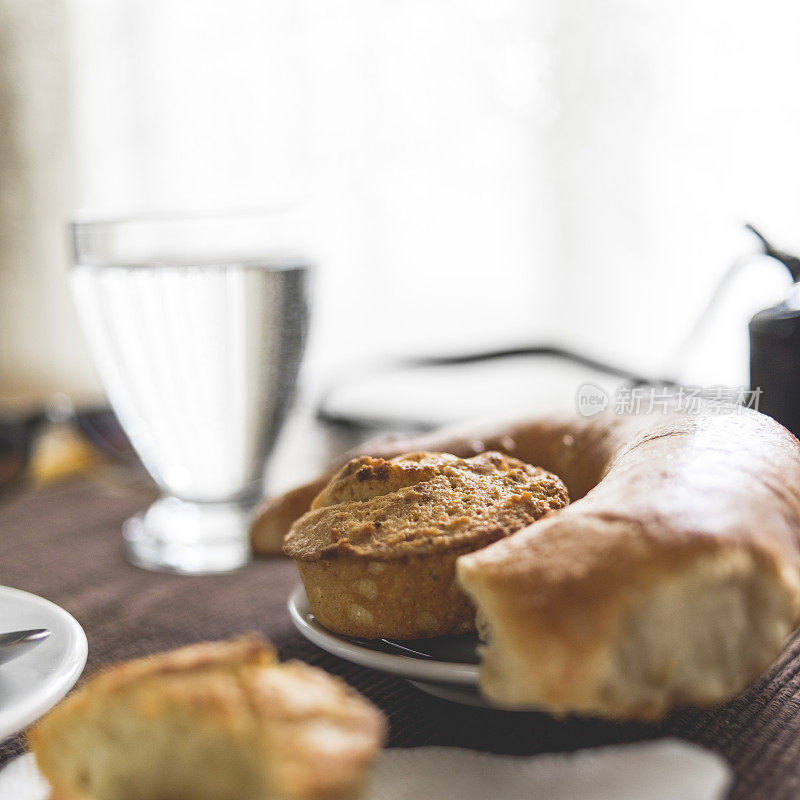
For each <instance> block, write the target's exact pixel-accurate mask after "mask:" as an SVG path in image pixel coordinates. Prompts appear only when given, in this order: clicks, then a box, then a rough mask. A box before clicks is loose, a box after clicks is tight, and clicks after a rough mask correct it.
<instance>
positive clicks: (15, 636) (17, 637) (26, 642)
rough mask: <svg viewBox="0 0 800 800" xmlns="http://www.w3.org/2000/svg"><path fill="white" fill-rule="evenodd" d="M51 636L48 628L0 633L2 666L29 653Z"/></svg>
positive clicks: (0, 661)
mask: <svg viewBox="0 0 800 800" xmlns="http://www.w3.org/2000/svg"><path fill="white" fill-rule="evenodd" d="M49 635H50V631H49V630H48V629H47V628H34V629H33V630H30V631H11V632H9V633H0V664H5V663H6V662H7V661H11V659H12V658H16V657H17V656H21V655H22V654H23V653H27V652H28V651H29V650H31V649H33V648H34V647H36V645H37V644H39V643H40V642H43V641H44V640H45V639H46V638H47V637H48V636H49Z"/></svg>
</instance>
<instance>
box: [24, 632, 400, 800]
mask: <svg viewBox="0 0 800 800" xmlns="http://www.w3.org/2000/svg"><path fill="white" fill-rule="evenodd" d="M384 730H385V726H384V722H383V718H382V715H381V714H380V712H379V711H378V710H377V709H375V708H374V707H372V705H370V704H369V703H368V702H367V701H366V700H364V699H363V698H361V697H359V696H358V695H356V694H355V692H353V691H352V690H351V689H349V688H348V687H347V686H346V685H345V684H344V683H342V682H341V681H340V680H338V679H336V678H333V677H332V676H330V675H328V674H326V673H325V672H323V671H322V670H320V669H316V668H314V667H309V666H307V665H305V664H303V663H301V662H288V663H286V664H278V663H277V662H276V661H275V657H274V654H273V652H272V649H271V648H270V647H269V646H268V645H266V644H265V643H264V642H263V641H261V640H260V639H258V638H256V637H252V636H248V637H240V638H237V639H233V640H230V641H227V642H215V643H211V642H206V643H202V644H197V645H190V646H188V647H184V648H180V649H178V650H174V651H171V652H167V653H161V654H159V655H156V656H152V657H149V658H144V659H139V660H136V661H131V662H128V663H125V664H120V665H118V666H116V667H112V668H111V669H109V670H107V671H106V672H103V673H101V674H99V675H97V676H95V677H94V678H93V679H92V680H90V681H89V682H88V683H87V684H86V685H85V686H83V687H82V688H81V689H79V690H78V691H77V692H75V693H74V694H72V695H71V696H70V697H68V698H67V699H66V700H65V701H63V702H62V703H61V704H60V705H59V706H57V707H56V708H55V709H54V710H53V711H51V712H50V714H48V716H46V717H45V719H44V720H42V721H41V722H40V723H39V724H38V725H36V726H35V727H34V728H33V729H32V730H31V731H30V733H29V739H30V743H31V748H32V750H33V752H34V755H35V757H36V762H37V765H38V767H39V769H40V771H41V772H42V774H43V775H44V776H45V778H46V779H47V780H48V781H49V783H50V785H51V787H52V790H53V795H52V796H53V800H165V799H166V798H170V799H172V798H176V799H177V798H181V800H273V799H277V798H286V799H287V800H288V799H291V800H295V799H296V800H306V798H308V799H309V800H316V798H320V799H321V800H322V799H323V798H324V800H335V799H336V800H338V799H339V798H356V797H359V796H360V794H361V790H362V789H363V788H364V784H365V780H366V777H367V770H368V767H369V765H370V763H371V761H372V760H373V759H374V757H375V756H376V754H377V752H378V750H379V748H380V744H381V742H382V739H383V736H384Z"/></svg>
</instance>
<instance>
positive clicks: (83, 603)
mask: <svg viewBox="0 0 800 800" xmlns="http://www.w3.org/2000/svg"><path fill="white" fill-rule="evenodd" d="M151 497H152V494H151V493H150V492H148V491H146V490H143V489H118V488H114V487H112V486H110V485H106V484H102V483H99V482H97V481H93V480H90V479H80V480H75V481H71V482H69V483H65V484H62V485H59V486H55V487H52V488H49V489H46V490H41V491H38V492H32V493H29V494H27V495H23V496H20V497H17V498H15V499H13V500H11V501H8V502H6V503H4V504H3V505H1V506H0V584H5V585H9V586H15V587H17V588H20V589H26V590H27V591H31V592H34V593H36V594H39V595H42V596H44V597H47V598H48V599H50V600H53V601H54V602H56V603H58V604H59V605H62V606H63V607H64V608H66V609H67V610H68V611H70V612H71V613H72V614H73V615H75V617H76V618H77V619H78V620H79V622H80V623H81V624H82V625H83V627H84V629H85V630H86V633H87V635H88V638H89V664H88V667H87V674H88V673H91V672H92V671H93V670H95V669H96V668H97V667H99V666H101V665H104V664H108V663H110V662H113V661H118V660H121V659H126V658H131V657H133V656H138V655H142V654H144V653H150V652H153V651H156V650H162V649H166V648H169V647H174V646H176V645H179V644H184V643H188V642H193V641H197V640H200V639H215V638H222V637H226V636H230V635H231V634H234V633H238V632H242V631H249V630H254V631H261V632H262V633H264V634H265V635H267V636H268V637H269V638H271V639H272V641H273V642H274V643H275V644H276V645H277V646H278V649H279V651H280V653H281V656H282V658H301V659H303V660H305V661H308V662H309V663H312V664H316V665H319V666H321V667H324V668H325V669H327V670H329V671H331V672H333V673H336V674H337V675H340V676H342V677H343V678H344V679H345V680H347V681H348V682H349V683H350V684H351V685H353V686H354V687H356V688H357V689H358V690H359V691H361V692H363V693H364V694H365V695H367V696H368V697H369V698H371V699H372V700H373V701H374V702H375V703H376V704H377V705H379V706H380V707H381V708H382V709H383V710H384V711H385V712H386V713H387V715H388V716H389V720H390V725H391V740H390V744H391V745H392V746H400V747H412V746H416V745H430V744H439V745H454V746H460V747H470V748H475V749H480V750H490V751H494V752H499V753H514V754H529V753H538V752H544V751H558V750H575V749H577V748H580V747H589V746H596V745H602V744H610V743H618V742H628V741H635V740H640V739H646V738H654V737H658V736H664V735H673V736H679V737H681V738H685V739H688V740H690V741H693V742H696V743H699V744H702V745H704V746H706V747H708V748H710V749H711V750H714V751H716V752H718V753H720V754H722V755H723V756H724V757H725V758H726V759H727V760H728V761H729V762H730V763H731V764H732V766H733V768H734V770H735V772H736V775H737V781H736V785H735V787H734V790H733V795H732V796H733V797H734V798H770V800H782V798H789V797H795V796H797V795H798V794H800V715H798V708H799V707H800V640H798V639H795V640H793V641H792V642H791V644H790V646H789V647H787V649H786V651H785V652H784V654H783V656H782V657H781V658H780V659H779V661H778V663H777V664H776V665H775V666H774V667H773V668H772V669H771V670H769V672H768V673H767V674H766V675H765V676H763V677H762V678H761V679H759V680H758V681H756V682H755V683H754V684H753V685H752V686H751V687H750V688H749V689H748V691H746V692H745V693H744V694H743V695H742V696H741V697H740V698H738V699H737V700H736V701H734V702H731V703H729V704H727V705H725V706H722V707H720V708H717V709H714V710H706V711H682V712H680V713H675V714H672V715H671V716H670V717H668V718H667V720H666V721H665V722H664V723H663V724H661V725H657V726H656V725H638V724H637V725H633V724H612V723H607V722H600V721H597V720H584V719H566V720H555V719H553V718H551V717H549V716H547V715H545V714H514V713H502V712H496V711H488V710H482V709H476V708H468V707H466V706H460V705H456V704H453V703H448V702H445V701H442V700H437V699H435V698H432V697H429V696H428V695H426V694H424V693H422V692H420V691H418V690H417V689H415V688H414V687H412V686H411V685H409V684H408V683H407V682H406V681H403V680H400V679H396V678H392V677H389V676H386V675H382V674H380V673H377V672H373V671H371V670H368V669H364V668H362V667H358V666H355V665H352V664H349V663H347V662H344V661H342V660H340V659H338V658H336V657H334V656H330V655H328V654H327V653H325V652H323V651H322V650H319V649H317V648H316V647H314V646H313V645H311V644H309V643H308V642H306V641H305V640H304V639H302V638H301V637H300V636H299V635H298V634H296V633H295V632H294V629H293V628H292V626H291V623H290V621H289V616H288V613H287V611H286V597H287V596H288V594H289V592H290V590H291V589H292V587H293V586H294V585H295V584H296V582H297V576H296V573H295V568H294V565H293V564H291V563H289V562H287V561H284V560H261V561H257V562H255V563H253V564H251V565H250V566H248V567H246V568H245V569H243V570H241V571H239V572H237V573H235V574H233V575H220V576H204V577H185V576H175V575H162V574H156V573H149V572H145V571H143V570H140V569H137V568H135V567H132V566H130V565H129V564H127V563H126V562H125V561H124V560H123V559H122V555H121V549H120V533H119V529H120V523H121V522H122V520H124V519H125V518H126V517H127V516H129V515H130V514H131V513H133V512H134V511H136V510H138V509H140V508H141V507H143V506H144V505H146V504H147V502H148V501H149V500H150V499H151ZM23 748H24V744H23V741H22V739H21V738H20V737H17V738H15V739H12V740H10V741H8V742H6V743H4V744H3V745H2V746H1V747H0V764H2V763H5V761H7V760H8V759H10V758H11V757H13V756H14V755H16V754H18V753H20V752H21V751H22V749H23Z"/></svg>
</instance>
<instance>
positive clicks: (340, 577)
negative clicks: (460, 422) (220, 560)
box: [284, 452, 567, 639]
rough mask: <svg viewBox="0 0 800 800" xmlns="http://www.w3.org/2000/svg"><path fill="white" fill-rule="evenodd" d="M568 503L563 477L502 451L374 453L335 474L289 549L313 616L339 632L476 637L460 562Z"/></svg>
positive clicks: (365, 635) (289, 538) (399, 636)
mask: <svg viewBox="0 0 800 800" xmlns="http://www.w3.org/2000/svg"><path fill="white" fill-rule="evenodd" d="M566 503H567V490H566V488H565V487H564V485H563V483H561V481H560V480H559V479H558V478H556V477H555V476H554V475H551V474H549V473H547V472H545V471H544V470H542V469H539V468H537V467H532V466H530V465H529V464H524V463H522V462H521V461H518V460H517V459H514V458H509V457H508V456H504V455H502V454H500V453H495V452H487V453H482V454H481V455H478V456H474V457H473V458H470V459H461V458H457V457H456V456H454V455H450V454H448V453H426V452H420V453H408V454H406V455H402V456H398V457H397V458H393V459H391V460H386V459H382V458H371V457H369V456H363V457H361V458H356V459H353V460H352V461H350V462H349V463H348V464H346V465H345V466H344V467H343V468H342V469H341V470H340V471H339V472H338V473H337V474H336V475H334V477H333V478H332V479H331V480H330V482H329V483H328V485H327V486H326V487H325V488H324V489H323V490H322V491H321V492H320V494H319V495H318V496H317V497H316V499H315V500H314V501H313V503H312V504H311V510H310V511H309V512H308V513H306V514H304V515H303V516H302V517H301V518H300V519H299V520H297V521H296V522H295V523H294V525H293V526H292V529H291V530H290V531H289V534H288V535H287V537H286V541H285V545H284V549H285V552H286V553H287V554H288V555H289V556H291V557H292V558H293V559H295V561H296V563H297V567H298V570H299V572H300V576H301V578H302V580H303V584H304V585H305V588H306V594H307V596H308V600H309V604H310V606H311V610H312V611H313V613H314V615H315V616H316V617H317V619H318V620H319V621H320V622H321V623H322V624H323V625H325V626H326V627H327V628H329V629H330V630H332V631H335V632H336V633H340V634H344V635H346V636H355V637H362V638H369V639H372V638H378V637H391V638H396V639H417V638H424V637H430V636H442V635H446V634H452V633H465V632H467V631H471V630H474V629H475V608H474V606H473V605H472V603H471V602H470V601H469V600H468V599H467V597H466V596H465V595H464V593H463V592H462V591H461V590H460V589H459V587H458V586H457V585H456V583H455V562H456V559H457V558H458V557H459V556H460V555H463V554H464V553H470V552H472V551H474V550H477V549H478V548H481V547H485V546H486V545H488V544H490V543H491V542H494V541H497V540H498V539H501V538H502V537H504V536H508V535H509V534H512V533H514V532H515V531H518V530H519V529H520V528H523V527H524V526H525V525H528V524H529V523H531V522H533V521H534V520H537V519H539V518H540V517H542V516H543V515H545V514H547V513H548V512H550V511H552V510H554V509H557V508H561V507H562V506H564V505H566Z"/></svg>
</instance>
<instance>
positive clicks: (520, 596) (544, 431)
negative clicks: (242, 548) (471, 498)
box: [253, 409, 800, 718]
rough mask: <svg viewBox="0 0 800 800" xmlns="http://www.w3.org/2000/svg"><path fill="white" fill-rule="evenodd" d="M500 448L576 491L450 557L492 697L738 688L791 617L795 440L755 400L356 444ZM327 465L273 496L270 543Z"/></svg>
mask: <svg viewBox="0 0 800 800" xmlns="http://www.w3.org/2000/svg"><path fill="white" fill-rule="evenodd" d="M364 447H365V448H367V449H368V450H370V451H372V452H374V453H379V454H381V455H382V456H383V457H384V458H386V457H389V456H391V455H392V454H393V451H395V450H400V451H402V450H406V449H410V448H417V447H419V448H425V449H429V450H436V449H443V450H446V451H447V452H450V453H454V454H456V455H459V456H462V457H466V456H468V455H470V454H471V453H474V452H480V451H482V450H484V449H497V450H501V451H503V452H505V453H507V454H509V455H511V456H514V457H516V458H519V459H521V460H523V461H527V462H532V463H536V464H541V465H542V467H543V468H545V469H547V470H549V471H551V472H554V473H556V474H557V475H559V476H560V477H561V478H562V480H563V481H564V483H565V484H566V485H567V488H568V489H569V492H570V497H571V499H572V503H571V505H569V506H568V507H567V508H565V509H563V510H561V511H557V512H556V513H554V514H552V515H550V516H548V517H546V518H545V519H543V520H540V521H539V522H536V523H534V524H533V525H531V526H529V527H527V528H525V529H523V530H522V531H520V532H518V533H516V534H514V535H513V536H511V537H508V538H506V539H503V540H502V541H500V542H497V543H495V544H492V545H490V546H489V547H487V548H485V549H483V550H480V551H478V552H476V553H473V554H469V555H465V556H464V557H462V558H461V559H460V560H459V562H458V577H459V581H460V584H461V586H462V587H463V588H464V589H465V590H466V591H467V593H468V594H469V595H470V597H471V598H472V599H473V600H474V601H475V603H476V605H477V606H478V609H479V622H480V620H481V619H482V620H483V630H484V633H485V635H486V636H487V638H488V645H487V647H486V649H485V651H484V656H483V666H482V672H481V686H482V689H483V691H484V692H485V693H486V694H487V695H488V696H489V697H490V698H491V699H493V700H494V701H496V702H498V703H500V704H503V705H507V706H511V707H516V708H519V707H523V708H528V707H531V708H541V709H546V710H549V711H552V712H554V713H558V714H566V713H571V712H577V713H584V714H593V715H600V716H606V717H613V718H656V717H659V716H661V715H663V714H664V713H666V712H667V711H668V710H670V709H671V708H673V707H675V706H678V705H709V704H713V703H716V702H719V701H722V700H725V699H727V698H728V697H730V696H732V695H734V694H736V693H737V692H739V691H740V690H741V689H742V688H743V687H744V686H745V685H746V684H747V682H748V681H749V680H751V679H752V678H753V677H755V676H756V675H758V674H759V673H760V672H761V671H762V670H763V669H764V668H765V667H766V666H767V665H768V664H769V663H770V662H771V661H772V660H773V659H774V658H775V656H776V655H777V654H778V652H779V651H780V649H781V647H782V645H783V643H784V641H785V640H786V638H787V636H788V635H789V633H790V632H791V631H792V629H793V628H794V627H795V626H796V624H797V623H798V618H800V544H799V542H800V444H798V442H797V440H796V439H795V438H794V437H793V436H792V435H791V434H790V433H789V432H788V431H786V430H785V429H784V428H783V427H781V426H780V425H779V424H778V423H777V422H775V421H774V420H772V419H770V418H769V417H766V416H764V415H762V414H759V413H758V412H755V411H748V410H746V409H742V410H741V411H737V412H735V413H726V414H723V413H709V414H704V415H685V416H684V415H669V416H663V415H640V416H636V415H631V416H624V415H615V414H603V415H599V416H597V417H593V418H591V419H585V418H580V417H576V416H572V415H567V416H550V417H542V418H538V419H533V420H524V421H521V422H512V423H504V422H501V423H497V424H487V425H480V426H465V427H462V428H458V429H450V430H446V431H440V432H437V433H433V434H429V435H425V436H423V437H416V438H410V439H401V440H392V441H383V442H375V443H367V444H366V445H364ZM325 480H326V479H325V478H324V477H323V478H320V479H318V480H317V481H314V482H312V483H310V484H307V485H306V486H304V487H300V488H299V489H297V490H295V491H294V492H291V493H288V494H287V495H283V496H281V497H279V498H275V499H274V500H272V501H269V502H268V503H267V504H265V506H264V507H263V508H262V511H261V514H260V517H259V518H258V519H257V520H256V523H255V525H254V528H253V541H254V544H256V546H259V545H260V546H263V547H264V548H265V549H270V550H271V549H274V546H275V541H276V540H278V539H280V538H281V537H282V533H281V531H284V532H285V531H286V530H287V529H288V526H289V524H290V523H291V521H292V520H293V519H294V518H296V517H297V516H298V515H299V514H300V513H302V512H303V511H304V510H305V508H306V507H307V505H308V503H309V502H310V499H311V496H313V494H314V493H315V492H316V491H319V489H320V488H321V484H323V483H324V481H325Z"/></svg>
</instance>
